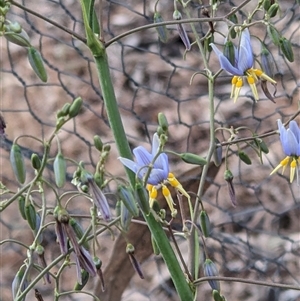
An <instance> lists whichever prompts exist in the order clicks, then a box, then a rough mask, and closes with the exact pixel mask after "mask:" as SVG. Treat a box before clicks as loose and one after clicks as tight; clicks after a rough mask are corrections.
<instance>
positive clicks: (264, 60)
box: [260, 44, 274, 78]
mask: <svg viewBox="0 0 300 301" xmlns="http://www.w3.org/2000/svg"><path fill="white" fill-rule="evenodd" d="M260 56H261V65H262V69H263V71H264V73H266V74H267V75H268V76H269V77H271V78H273V77H274V59H273V56H272V54H271V53H270V52H269V50H268V49H267V48H266V47H265V46H264V44H262V50H261V54H260Z"/></svg>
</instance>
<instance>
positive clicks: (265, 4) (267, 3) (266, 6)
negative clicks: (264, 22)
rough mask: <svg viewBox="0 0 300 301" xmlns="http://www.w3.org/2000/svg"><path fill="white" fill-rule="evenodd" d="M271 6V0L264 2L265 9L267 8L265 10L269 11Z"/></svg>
mask: <svg viewBox="0 0 300 301" xmlns="http://www.w3.org/2000/svg"><path fill="white" fill-rule="evenodd" d="M270 6H271V0H265V1H264V2H263V7H264V10H265V11H268V10H269V8H270Z"/></svg>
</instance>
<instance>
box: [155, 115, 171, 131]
mask: <svg viewBox="0 0 300 301" xmlns="http://www.w3.org/2000/svg"><path fill="white" fill-rule="evenodd" d="M158 124H159V125H160V126H161V128H162V130H163V131H164V132H167V131H168V127H169V124H168V120H167V118H166V115H165V114H164V113H162V112H159V113H158Z"/></svg>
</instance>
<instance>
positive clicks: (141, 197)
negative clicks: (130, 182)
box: [135, 183, 150, 215]
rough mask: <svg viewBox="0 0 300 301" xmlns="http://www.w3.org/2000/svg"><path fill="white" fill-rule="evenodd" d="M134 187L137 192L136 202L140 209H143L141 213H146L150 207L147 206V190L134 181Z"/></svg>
mask: <svg viewBox="0 0 300 301" xmlns="http://www.w3.org/2000/svg"><path fill="white" fill-rule="evenodd" d="M135 189H136V193H137V201H138V204H139V206H140V208H141V210H142V211H143V213H144V214H146V215H148V214H149V212H150V207H149V198H148V194H147V191H146V189H145V188H144V187H143V186H142V184H140V183H136V185H135Z"/></svg>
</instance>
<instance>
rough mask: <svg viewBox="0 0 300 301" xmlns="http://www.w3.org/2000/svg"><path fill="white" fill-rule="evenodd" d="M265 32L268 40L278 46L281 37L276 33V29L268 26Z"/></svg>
mask: <svg viewBox="0 0 300 301" xmlns="http://www.w3.org/2000/svg"><path fill="white" fill-rule="evenodd" d="M267 32H268V35H269V37H270V39H271V40H272V42H273V43H274V44H275V45H276V46H278V45H279V41H280V39H281V35H280V33H279V32H278V31H277V29H276V28H275V27H274V26H271V25H268V26H267Z"/></svg>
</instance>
